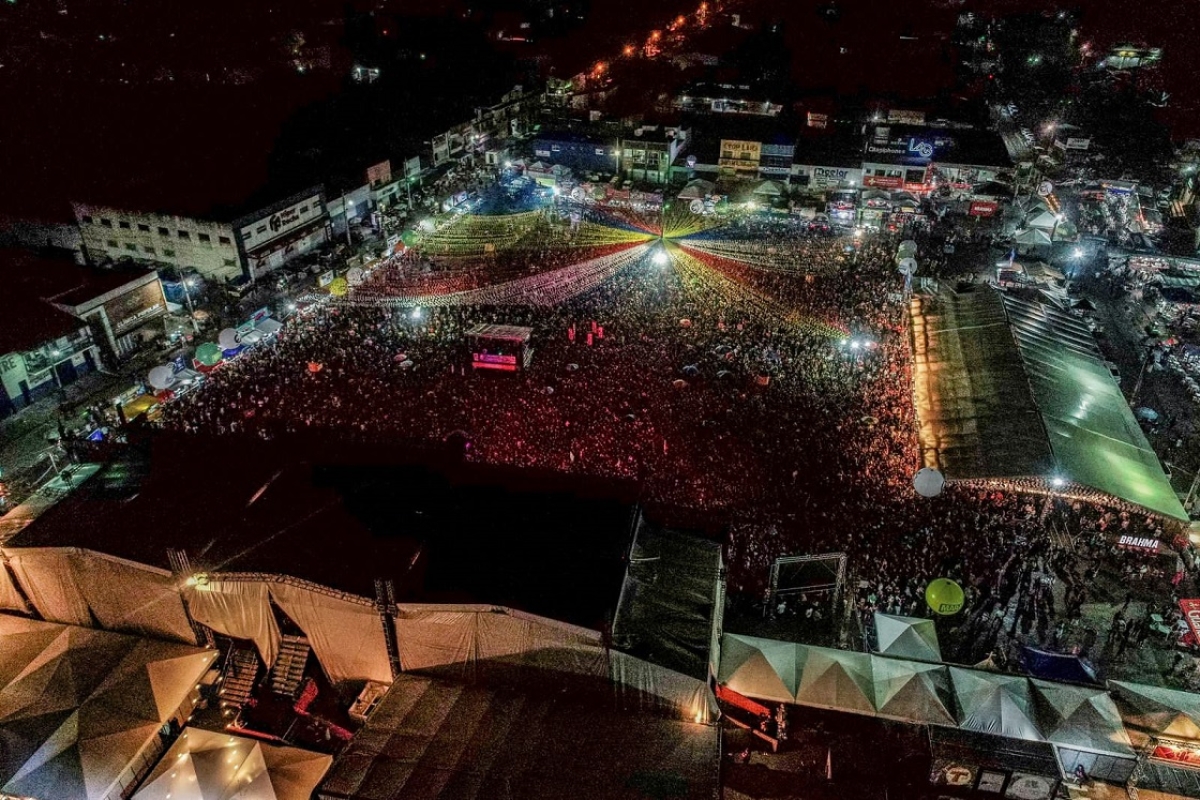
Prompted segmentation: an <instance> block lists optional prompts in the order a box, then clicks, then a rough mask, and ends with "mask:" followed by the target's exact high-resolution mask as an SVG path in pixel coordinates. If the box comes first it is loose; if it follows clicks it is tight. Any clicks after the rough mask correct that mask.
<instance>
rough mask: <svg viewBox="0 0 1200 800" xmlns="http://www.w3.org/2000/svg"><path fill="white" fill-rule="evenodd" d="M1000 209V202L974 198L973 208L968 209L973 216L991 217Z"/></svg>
mask: <svg viewBox="0 0 1200 800" xmlns="http://www.w3.org/2000/svg"><path fill="white" fill-rule="evenodd" d="M998 210H1000V204H999V203H996V202H992V201H990V200H972V201H971V208H970V209H969V210H968V211H967V213H968V214H969V215H971V216H972V217H991V216H994V215H995V213H996V212H997V211H998Z"/></svg>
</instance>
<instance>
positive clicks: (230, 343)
mask: <svg viewBox="0 0 1200 800" xmlns="http://www.w3.org/2000/svg"><path fill="white" fill-rule="evenodd" d="M217 344H219V345H221V349H222V350H236V349H237V346H238V345H239V344H241V337H239V336H238V332H237V331H236V330H235V329H233V328H226V329H225V330H223V331H221V332H220V333H219V334H217Z"/></svg>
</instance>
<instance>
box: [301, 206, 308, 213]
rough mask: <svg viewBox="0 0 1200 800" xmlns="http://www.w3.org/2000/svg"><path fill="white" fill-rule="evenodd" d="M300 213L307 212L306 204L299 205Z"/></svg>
mask: <svg viewBox="0 0 1200 800" xmlns="http://www.w3.org/2000/svg"><path fill="white" fill-rule="evenodd" d="M300 213H301V214H307V213H308V206H300Z"/></svg>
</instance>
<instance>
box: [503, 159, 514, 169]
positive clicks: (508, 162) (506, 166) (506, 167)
mask: <svg viewBox="0 0 1200 800" xmlns="http://www.w3.org/2000/svg"><path fill="white" fill-rule="evenodd" d="M504 168H505V169H512V162H511V161H505V162H504Z"/></svg>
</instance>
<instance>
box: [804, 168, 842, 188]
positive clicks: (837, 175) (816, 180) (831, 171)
mask: <svg viewBox="0 0 1200 800" xmlns="http://www.w3.org/2000/svg"><path fill="white" fill-rule="evenodd" d="M848 180H850V170H849V169H843V168H841V167H813V170H812V177H810V178H809V182H808V183H809V186H812V187H814V188H817V189H827V188H830V187H833V186H841V185H842V184H843V183H845V182H847V181H848Z"/></svg>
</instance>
